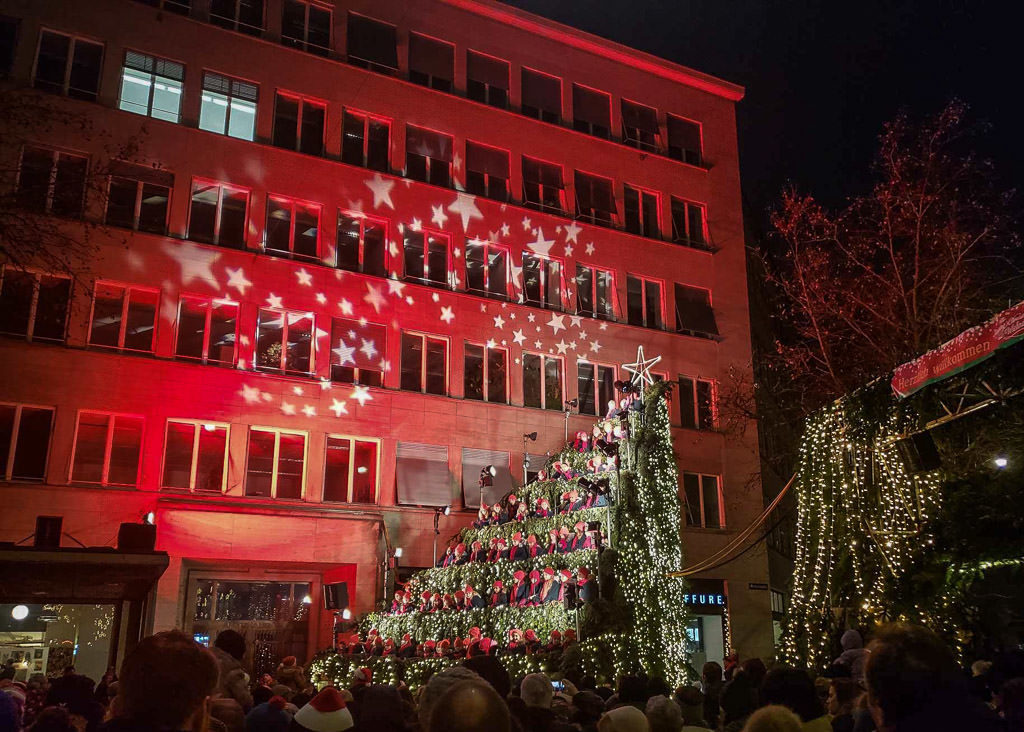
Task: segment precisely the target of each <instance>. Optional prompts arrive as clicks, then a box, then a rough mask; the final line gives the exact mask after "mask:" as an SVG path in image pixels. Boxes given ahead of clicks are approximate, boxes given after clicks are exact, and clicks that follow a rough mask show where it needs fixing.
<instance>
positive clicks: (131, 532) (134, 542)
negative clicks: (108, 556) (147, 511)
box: [117, 524, 156, 554]
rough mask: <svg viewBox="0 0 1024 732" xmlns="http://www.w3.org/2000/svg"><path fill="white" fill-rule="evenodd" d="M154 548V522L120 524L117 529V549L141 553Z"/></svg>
mask: <svg viewBox="0 0 1024 732" xmlns="http://www.w3.org/2000/svg"><path fill="white" fill-rule="evenodd" d="M155 548H156V525H155V524H121V528H120V529H118V530H117V550H118V551H119V552H131V553H133V554H141V553H144V552H151V551H153V550H154V549H155Z"/></svg>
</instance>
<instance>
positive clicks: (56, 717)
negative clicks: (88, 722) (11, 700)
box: [0, 707, 77, 732]
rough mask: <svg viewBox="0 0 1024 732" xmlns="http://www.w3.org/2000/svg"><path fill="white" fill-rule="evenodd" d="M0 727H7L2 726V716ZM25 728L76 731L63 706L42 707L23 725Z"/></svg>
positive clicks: (42, 731)
mask: <svg viewBox="0 0 1024 732" xmlns="http://www.w3.org/2000/svg"><path fill="white" fill-rule="evenodd" d="M0 716H2V715H0ZM0 729H7V728H6V727H4V726H3V719H2V718H0ZM12 729H13V728H12ZM25 729H26V730H27V731H28V732H77V730H76V728H75V724H74V722H73V721H72V720H71V714H70V713H69V712H68V710H67V709H65V708H64V707H48V708H46V709H44V710H43V711H42V712H40V713H39V716H38V717H36V718H35V721H34V722H33V723H32V724H31V725H29V724H26V725H25Z"/></svg>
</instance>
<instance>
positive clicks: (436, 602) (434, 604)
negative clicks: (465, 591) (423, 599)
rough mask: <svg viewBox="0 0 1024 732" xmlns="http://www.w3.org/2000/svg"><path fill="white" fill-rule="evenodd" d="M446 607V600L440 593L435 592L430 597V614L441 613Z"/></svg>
mask: <svg viewBox="0 0 1024 732" xmlns="http://www.w3.org/2000/svg"><path fill="white" fill-rule="evenodd" d="M443 607H444V598H443V597H442V596H441V593H440V592H435V593H434V594H433V595H431V596H430V612H432V613H436V612H439V611H440V610H441V609H442V608H443Z"/></svg>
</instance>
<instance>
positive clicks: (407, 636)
mask: <svg viewBox="0 0 1024 732" xmlns="http://www.w3.org/2000/svg"><path fill="white" fill-rule="evenodd" d="M411 640H412V635H411V634H409V633H405V634H404V635H402V643H408V642H409V641H411Z"/></svg>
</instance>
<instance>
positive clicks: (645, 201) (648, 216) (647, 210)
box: [623, 186, 661, 238]
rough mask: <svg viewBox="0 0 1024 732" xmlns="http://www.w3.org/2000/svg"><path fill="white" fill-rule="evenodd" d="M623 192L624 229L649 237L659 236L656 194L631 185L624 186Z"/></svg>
mask: <svg viewBox="0 0 1024 732" xmlns="http://www.w3.org/2000/svg"><path fill="white" fill-rule="evenodd" d="M625 192H626V195H625V200H624V204H623V207H624V209H625V212H626V231H628V232H629V233H630V234H639V235H640V236H649V237H651V238H657V237H658V236H660V232H661V227H660V226H659V225H658V194H657V193H651V192H650V191H644V190H640V189H639V188H634V187H633V186H626V187H625Z"/></svg>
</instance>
